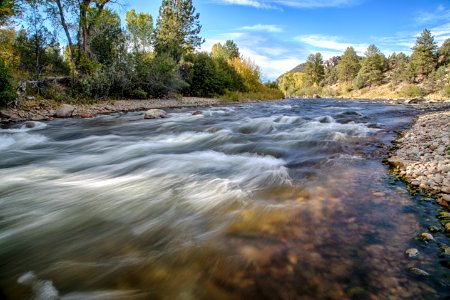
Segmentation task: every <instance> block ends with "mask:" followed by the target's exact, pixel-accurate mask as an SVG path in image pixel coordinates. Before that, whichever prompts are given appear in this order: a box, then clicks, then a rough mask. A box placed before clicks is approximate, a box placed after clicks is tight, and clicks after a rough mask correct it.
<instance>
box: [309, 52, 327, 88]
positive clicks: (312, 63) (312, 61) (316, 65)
mask: <svg viewBox="0 0 450 300" xmlns="http://www.w3.org/2000/svg"><path fill="white" fill-rule="evenodd" d="M305 74H306V75H307V76H308V79H309V81H310V83H311V84H312V85H320V84H321V83H322V81H323V78H324V76H325V70H324V66H323V58H322V54H320V53H319V52H318V53H316V54H311V55H310V56H308V60H307V61H306V64H305Z"/></svg>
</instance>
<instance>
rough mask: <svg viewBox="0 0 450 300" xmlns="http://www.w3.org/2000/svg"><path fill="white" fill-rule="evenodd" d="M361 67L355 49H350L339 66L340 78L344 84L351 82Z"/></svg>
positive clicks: (346, 51)
mask: <svg viewBox="0 0 450 300" xmlns="http://www.w3.org/2000/svg"><path fill="white" fill-rule="evenodd" d="M360 68H361V65H360V63H359V59H358V56H357V55H356V52H355V50H354V49H353V47H348V48H347V50H345V52H344V54H343V55H342V57H341V60H340V61H339V64H338V65H337V70H338V78H339V80H340V81H342V82H351V81H352V80H353V79H354V78H355V77H356V75H357V74H358V72H359V69H360Z"/></svg>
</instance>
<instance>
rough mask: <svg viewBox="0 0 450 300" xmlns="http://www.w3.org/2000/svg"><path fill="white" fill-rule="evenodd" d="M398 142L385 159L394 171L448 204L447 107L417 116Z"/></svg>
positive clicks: (449, 127) (449, 149)
mask: <svg viewBox="0 0 450 300" xmlns="http://www.w3.org/2000/svg"><path fill="white" fill-rule="evenodd" d="M398 146H399V148H398V150H397V151H396V152H395V153H394V155H392V156H391V157H390V158H389V159H388V161H389V163H390V164H391V165H393V166H394V167H395V169H396V170H397V172H398V174H399V175H401V176H402V177H403V178H405V179H406V180H407V181H408V182H410V183H411V184H412V185H413V186H416V187H418V188H422V189H426V190H429V191H432V192H433V193H436V194H440V198H441V201H444V202H442V203H441V204H443V205H444V206H448V205H450V111H446V112H440V113H434V114H427V115H423V116H420V117H419V118H418V119H417V120H416V123H415V124H414V125H413V127H412V128H411V129H409V130H408V131H407V132H406V133H405V134H404V136H403V137H402V138H400V139H399V140H398ZM445 203H448V204H447V205H446V204H445Z"/></svg>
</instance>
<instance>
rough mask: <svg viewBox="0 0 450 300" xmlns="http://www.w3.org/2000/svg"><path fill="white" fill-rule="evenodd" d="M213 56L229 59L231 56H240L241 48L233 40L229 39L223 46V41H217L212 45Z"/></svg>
mask: <svg viewBox="0 0 450 300" xmlns="http://www.w3.org/2000/svg"><path fill="white" fill-rule="evenodd" d="M211 56H212V57H213V58H218V59H223V60H228V59H231V58H239V57H240V56H241V55H240V53H239V48H238V46H237V45H236V43H235V42H234V41H232V40H227V41H226V42H225V44H224V45H223V46H222V44H221V43H216V44H214V45H213V46H212V49H211Z"/></svg>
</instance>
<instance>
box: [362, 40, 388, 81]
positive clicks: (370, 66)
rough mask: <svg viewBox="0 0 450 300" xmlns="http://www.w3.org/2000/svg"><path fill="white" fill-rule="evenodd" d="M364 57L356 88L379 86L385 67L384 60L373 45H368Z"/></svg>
mask: <svg viewBox="0 0 450 300" xmlns="http://www.w3.org/2000/svg"><path fill="white" fill-rule="evenodd" d="M364 55H365V56H366V57H365V58H364V60H363V62H362V66H361V69H360V70H359V72H358V76H357V78H358V80H357V81H358V82H357V84H356V85H357V87H358V88H361V87H364V86H366V85H374V84H380V83H381V81H382V79H383V70H384V68H385V66H386V58H385V56H384V55H383V54H382V53H381V51H380V49H378V48H377V47H376V46H375V45H370V46H369V47H368V48H367V51H366V52H365V53H364Z"/></svg>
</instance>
